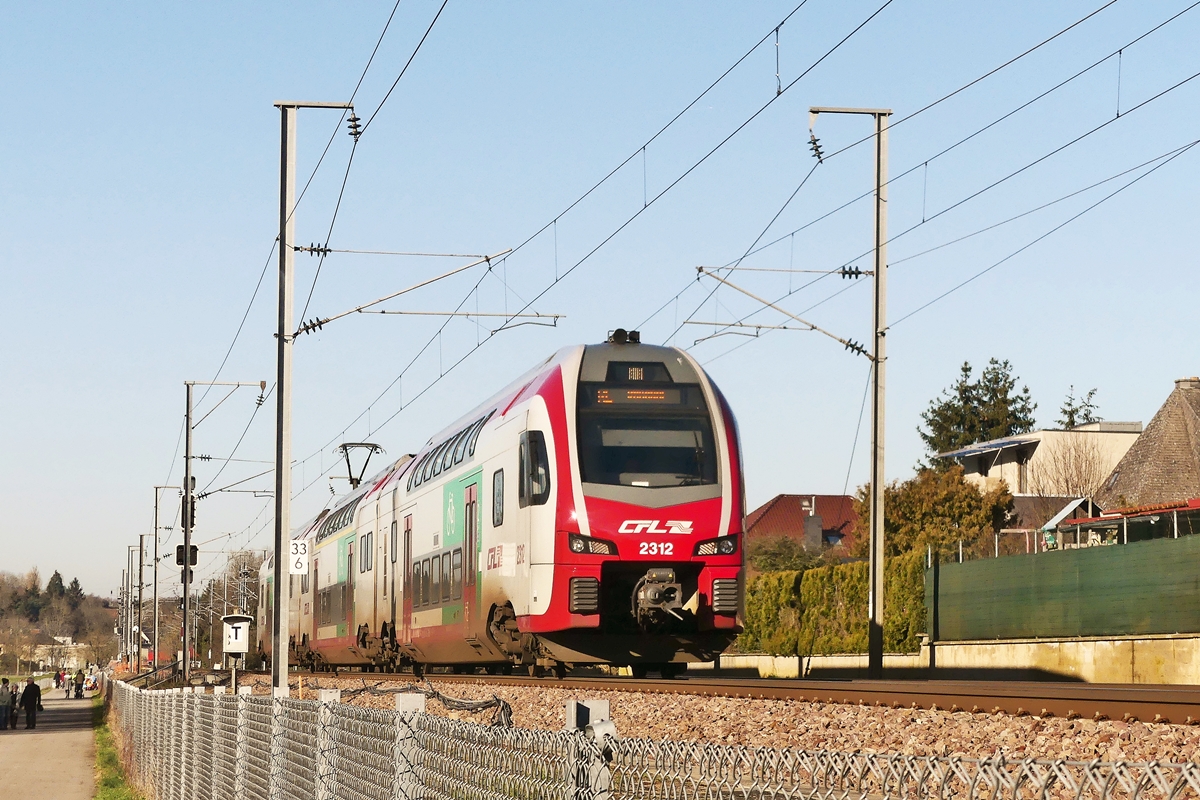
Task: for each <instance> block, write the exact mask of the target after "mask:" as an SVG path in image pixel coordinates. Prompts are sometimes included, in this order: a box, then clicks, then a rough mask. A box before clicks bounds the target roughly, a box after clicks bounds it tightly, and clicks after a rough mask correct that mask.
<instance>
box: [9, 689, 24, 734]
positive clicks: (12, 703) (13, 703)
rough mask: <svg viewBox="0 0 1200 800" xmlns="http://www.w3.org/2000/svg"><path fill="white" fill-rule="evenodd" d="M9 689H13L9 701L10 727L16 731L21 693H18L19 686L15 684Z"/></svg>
mask: <svg viewBox="0 0 1200 800" xmlns="http://www.w3.org/2000/svg"><path fill="white" fill-rule="evenodd" d="M9 688H11V689H12V694H11V695H9V700H8V726H9V727H10V728H12V729H13V730H16V728H17V698H18V697H19V696H20V694H21V693H20V692H19V691H17V685H16V684H15V683H14V684H13V685H12V686H11V687H9Z"/></svg>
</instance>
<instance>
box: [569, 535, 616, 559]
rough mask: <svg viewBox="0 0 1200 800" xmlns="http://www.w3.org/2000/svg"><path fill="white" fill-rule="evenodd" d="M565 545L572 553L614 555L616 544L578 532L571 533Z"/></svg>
mask: <svg viewBox="0 0 1200 800" xmlns="http://www.w3.org/2000/svg"><path fill="white" fill-rule="evenodd" d="M567 547H569V548H570V549H571V552H572V553H580V554H582V553H591V554H592V555H601V556H615V555H616V554H617V546H616V545H615V544H613V543H612V542H606V541H604V540H603V539H596V538H593V537H591V536H580V535H579V534H578V533H572V534H571V535H570V536H569V537H567Z"/></svg>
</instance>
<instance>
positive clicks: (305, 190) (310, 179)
mask: <svg viewBox="0 0 1200 800" xmlns="http://www.w3.org/2000/svg"><path fill="white" fill-rule="evenodd" d="M399 7H400V0H396V4H395V5H394V6H392V13H391V14H389V15H388V18H387V22H386V23H384V26H383V30H382V31H381V32H380V34H379V39H377V40H376V42H375V48H374V49H373V50H372V51H371V56H370V58H368V59H367V64H366V66H365V67H363V71H362V74H360V75H359V76H358V83H356V84H355V85H354V91H353V92H351V93H350V103H351V104H353V103H354V98H355V96H356V95H357V94H358V90H359V87H361V86H362V83H363V80H364V79H365V78H366V77H367V71H368V70H369V69H370V68H371V63H372V62H373V61H374V60H375V54H376V53H378V52H379V46H380V45H381V44H382V43H383V37H384V36H385V35H386V34H387V31H388V28H389V27H390V26H391V24H392V17H394V16H395V15H396V9H398V8H399ZM345 118H346V114H345V111H343V112H342V116H341V119H339V120H338V124H337V125H336V126H335V127H334V129H333V133H332V134H331V135H330V136H329V141H328V142H326V143H325V149H324V150H322V151H321V156H320V158H318V159H317V163H316V166H314V167H313V170H312V172H311V173H310V174H309V176H308V180H307V181H305V183H304V188H303V189H301V190H300V196H299V197H297V198H296V202H295V203H293V204H292V210H291V213H290V214H289V215H288V216H289V218H290V216H291V214H295V213H296V209H298V208H299V207H300V202H301V201H302V200H304V196H305V195H306V194H307V193H308V187H309V186H311V185H312V182H313V178H315V177H316V176H317V170H319V169H320V168H321V164H322V163H324V161H325V156H326V154H327V153H328V152H329V148H330V146H332V145H333V140H334V139H335V138H336V137H337V133H338V131H340V130H341V129H342V122H343V121H344V120H345ZM278 244H279V237H278V236H276V237H275V241H274V243H272V245H271V253H270V255H268V256H267V262H266V263H265V264H264V265H263V268H262V272H261V273H260V274H259V276H258V283H256V284H255V286H254V292H253V294H251V296H250V302H249V303H248V304H247V306H246V313H245V314H243V315H242V321H241V323H239V324H238V329H237V332H236V333H234V335H233V341H232V342H230V343H229V349H228V350H226V351H225V357H224V358H223V359H221V365H220V366H219V367H217V373H216V375H214V376H213V382H216V380H217V379H218V378H220V377H221V372H222V370H224V369H225V364H226V363H227V362H228V361H229V356H230V354H231V353H232V352H233V348H234V346H236V345H237V342H238V338H239V337H240V336H241V334H242V328H243V327H244V326H245V324H246V318H247V317H249V316H250V309H251V308H253V307H254V301H255V300H256V299H257V298H258V290H259V289H260V288H261V287H262V282H263V277H264V276H265V275H266V274H267V268H268V267H269V266H270V265H271V258H272V257H273V256H274V255H275V247H276V245H278ZM301 317H302V318H303V315H301ZM211 390H212V385H211V384H210V385H208V386H206V387H205V388H204V391H203V392H202V393H201V395H200V401H199V402H203V401H204V398H205V397H207V396H208V393H209V391H211Z"/></svg>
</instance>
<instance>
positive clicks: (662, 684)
mask: <svg viewBox="0 0 1200 800" xmlns="http://www.w3.org/2000/svg"><path fill="white" fill-rule="evenodd" d="M295 674H297V675H304V676H306V677H309V676H311V677H316V678H318V679H319V678H329V677H332V673H328V672H317V673H308V672H305V673H295ZM241 675H257V676H263V675H269V673H263V672H250V673H239V677H240V676H241ZM338 677H339V678H342V679H344V678H361V679H363V680H366V681H368V682H371V681H395V680H400V681H403V680H410V679H411V676H409V675H406V674H404V673H398V674H391V673H357V672H342V673H339V674H338ZM425 677H426V678H427V679H428V680H430V681H433V682H437V683H444V684H455V683H460V684H461V683H488V684H495V685H498V686H534V687H537V686H540V687H545V688H556V689H577V690H580V691H616V692H641V693H651V694H684V695H697V696H701V697H706V696H707V697H744V698H754V699H766V700H794V701H798V702H817V703H838V704H844V705H864V706H888V707H892V708H925V709H940V710H943V711H969V712H972V713H985V714H1009V715H1013V716H1038V717H1065V718H1068V719H1075V718H1088V719H1112V720H1124V721H1132V720H1141V721H1143V722H1172V723H1178V724H1187V725H1193V724H1200V687H1194V686H1160V685H1155V686H1150V685H1137V686H1133V685H1128V684H1095V683H1051V682H1035V681H1012V682H1008V681H939V680H930V681H913V680H906V681H889V680H874V681H872V680H851V681H819V680H780V679H763V678H757V679H756V678H732V677H721V676H713V677H710V676H704V677H693V676H686V677H681V678H675V679H672V680H662V679H638V678H625V677H612V676H578V675H569V676H568V677H566V678H562V679H554V678H532V677H526V676H516V675H454V674H445V673H432V672H431V673H427V674H426V675H425Z"/></svg>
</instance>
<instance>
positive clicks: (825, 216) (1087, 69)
mask: <svg viewBox="0 0 1200 800" xmlns="http://www.w3.org/2000/svg"><path fill="white" fill-rule="evenodd" d="M1108 5H1112V3H1109V4H1108ZM1198 5H1200V0H1197V2H1194V3H1192V4H1191V5H1189V6H1187V7H1186V8H1184V9H1183V10H1182V11H1179V12H1177V13H1176V14H1173V15H1172V16H1170V17H1168V18H1167V19H1165V20H1163V21H1162V22H1160V23H1159V24H1157V25H1155V26H1154V27H1153V28H1150V29H1149V30H1147V31H1145V32H1143V33H1141V34H1140V35H1138V36H1136V37H1135V38H1133V39H1131V40H1130V41H1128V42H1126V43H1125V44H1124V45H1122V46H1121V47H1120V48H1118V49H1117V50H1114V51H1112V52H1111V53H1109V54H1108V55H1106V56H1104V57H1103V58H1100V59H1098V60H1096V61H1094V62H1092V64H1090V65H1089V66H1087V67H1085V68H1083V69H1082V70H1080V71H1079V72H1076V73H1075V74H1074V75H1072V76H1071V77H1069V78H1067V79H1065V80H1063V81H1061V82H1059V83H1058V84H1056V85H1054V86H1052V87H1051V88H1049V89H1047V90H1045V91H1044V92H1042V93H1041V94H1038V95H1037V96H1036V97H1034V98H1032V99H1031V100H1028V101H1027V102H1025V103H1022V104H1021V105H1019V106H1017V107H1016V108H1014V109H1012V110H1010V111H1008V112H1007V113H1005V114H1003V115H1001V116H999V117H997V118H996V119H994V120H993V121H991V122H990V123H988V124H987V125H984V126H983V127H982V128H978V129H976V130H975V131H973V132H972V133H970V134H968V135H967V136H965V137H963V138H962V139H959V140H958V141H956V142H955V143H954V144H951V145H950V146H949V147H946V148H944V149H943V150H941V151H939V152H938V153H936V154H934V155H932V156H930V157H928V158H926V159H925V160H924V161H922V162H921V163H919V164H917V165H915V166H913V167H910V168H909V169H907V170H905V171H903V172H901V173H900V174H898V175H895V176H894V177H892V178H889V179H888V181H887V182H886V183H885V184H884V185H885V186H887V185H890V184H892V183H894V182H895V181H898V180H900V179H902V178H904V177H906V176H908V175H910V174H912V173H913V172H915V171H916V170H918V169H921V168H922V167H924V166H928V164H929V162H930V161H934V160H936V159H938V158H940V157H942V156H944V155H946V154H947V153H949V152H950V151H952V150H954V149H956V148H958V147H960V146H962V145H963V144H966V143H967V142H969V141H970V140H971V139H974V138H975V137H976V136H979V135H980V134H982V133H984V132H986V131H988V130H990V129H991V128H993V127H995V126H996V125H998V124H999V123H1001V122H1003V121H1004V120H1006V119H1008V118H1010V117H1012V116H1013V115H1015V114H1017V113H1019V112H1021V111H1023V110H1024V109H1026V108H1028V107H1029V106H1031V105H1033V104H1034V103H1036V102H1037V101H1039V100H1042V99H1043V98H1045V97H1046V96H1048V95H1050V94H1051V93H1053V92H1055V91H1057V90H1058V89H1061V88H1062V87H1063V86H1066V85H1067V84H1069V83H1071V82H1073V81H1075V80H1076V79H1078V78H1080V77H1082V76H1083V75H1085V74H1087V73H1088V72H1090V71H1091V70H1093V69H1095V68H1096V67H1098V66H1100V65H1101V64H1103V63H1105V62H1106V61H1108V60H1109V59H1111V58H1113V57H1114V56H1116V55H1118V54H1119V53H1120V52H1121V51H1123V50H1124V49H1126V48H1129V47H1131V46H1133V45H1134V44H1136V43H1138V42H1140V41H1141V40H1142V39H1145V38H1146V37H1147V36H1150V35H1151V34H1153V33H1155V32H1156V31H1158V30H1160V29H1161V28H1163V27H1165V26H1166V25H1168V24H1170V23H1171V22H1174V21H1175V20H1176V19H1178V18H1179V17H1181V16H1183V15H1184V14H1186V13H1187V12H1188V11H1191V10H1192V9H1193V8H1195V7H1196V6H1198ZM1107 7H1108V6H1107V5H1106V6H1102V7H1101V8H1099V9H1097V10H1096V11H1093V12H1091V13H1090V14H1088V15H1087V16H1085V17H1083V18H1082V19H1080V20H1078V21H1076V22H1074V23H1072V24H1071V25H1069V26H1068V27H1066V28H1064V29H1062V30H1060V31H1059V32H1058V33H1056V34H1054V35H1053V36H1051V37H1049V38H1047V39H1044V40H1042V41H1041V42H1040V43H1038V44H1037V45H1035V46H1033V47H1031V48H1029V49H1028V50H1026V51H1025V52H1023V53H1022V54H1021V55H1019V56H1016V57H1014V58H1011V59H1009V60H1008V61H1006V62H1005V63H1004V64H1001V65H1000V66H999V67H996V68H995V69H992V70H990V71H988V72H987V73H985V74H984V75H982V76H980V77H978V78H975V79H974V80H972V81H970V82H969V83H967V84H964V85H963V86H961V87H959V88H958V89H955V90H954V91H953V92H951V93H950V94H947V95H944V96H943V97H941V98H939V99H937V100H935V101H933V102H932V103H929V104H928V105H926V106H924V107H923V108H921V109H920V110H918V111H916V112H914V113H913V114H909V115H908V116H905V117H902V118H900V119H899V120H897V121H896V122H894V123H892V124H891V125H889V126H888V130H889V131H891V130H892V129H893V128H895V127H896V126H897V125H899V124H900V123H901V122H905V121H907V120H909V119H912V118H913V117H914V116H916V115H917V114H920V113H922V112H923V111H926V110H928V109H930V108H933V107H934V106H936V105H937V104H939V103H941V102H942V101H944V100H947V99H949V98H950V97H952V96H954V95H956V94H958V93H960V92H962V91H963V90H965V89H967V88H968V87H970V86H972V85H974V84H976V83H979V82H980V81H981V80H983V79H984V78H987V77H989V76H991V75H994V74H995V73H997V72H999V71H1000V70H1002V69H1004V68H1005V67H1007V66H1009V65H1011V64H1013V63H1014V62H1016V61H1017V60H1019V59H1020V58H1023V57H1024V56H1026V55H1029V54H1030V53H1032V52H1034V51H1035V50H1037V49H1038V48H1040V47H1042V46H1044V45H1046V44H1048V43H1049V42H1051V41H1053V40H1054V39H1056V38H1058V37H1059V36H1061V35H1062V34H1064V33H1066V32H1067V31H1069V30H1070V29H1071V28H1074V27H1075V26H1077V25H1079V24H1080V23H1081V22H1083V21H1084V20H1086V19H1088V17H1091V16H1093V15H1095V14H1097V13H1099V12H1100V11H1103V10H1104V8H1107ZM873 137H874V134H872V135H870V136H866V137H864V138H862V139H859V140H858V141H856V142H854V143H853V144H851V145H848V146H847V147H843V148H842V149H840V150H837V151H835V152H833V153H831V154H830V155H828V156H825V158H826V159H828V158H832V157H833V156H835V155H838V154H841V153H844V152H846V151H847V150H849V149H850V148H852V147H855V146H857V145H859V144H862V143H863V142H866V141H869V140H871V139H872V138H873ZM874 193H875V190H874V189H870V190H868V191H866V192H864V193H862V194H860V195H858V196H857V197H855V198H853V199H851V200H848V201H847V202H845V203H843V204H842V205H840V206H838V207H836V208H834V209H832V210H831V211H828V212H826V213H824V214H822V215H821V216H819V217H816V218H815V219H812V220H810V221H808V222H806V223H805V224H803V225H801V226H800V227H799V228H796V229H795V230H793V231H790V232H789V233H785V234H784V235H782V236H780V237H779V238H777V239H774V240H772V241H770V242H768V243H766V244H764V245H763V246H762V247H759V248H757V249H755V250H753V251H751V252H750V253H749V255H755V254H756V253H760V252H762V251H764V250H766V249H768V248H770V247H774V246H775V245H777V244H779V243H780V242H783V241H786V240H787V239H789V238H790V237H792V236H795V235H796V234H797V233H800V232H801V231H804V230H805V229H807V228H810V227H812V226H813V225H815V224H817V223H818V222H821V221H822V220H825V219H828V218H829V217H831V216H833V215H834V214H836V213H838V212H839V211H842V210H844V209H846V208H849V207H850V206H851V205H853V204H855V203H857V202H858V201H860V200H863V199H865V198H867V197H870V196H871V195H873V194H874ZM928 221H929V220H928V219H922V222H928ZM861 257H862V256H859V258H861ZM743 258H745V256H743ZM732 263H733V262H730V264H732ZM730 264H726V265H725V266H727V267H728V266H730ZM652 316H653V315H652ZM651 318H652V317H651ZM643 324H644V323H643Z"/></svg>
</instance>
